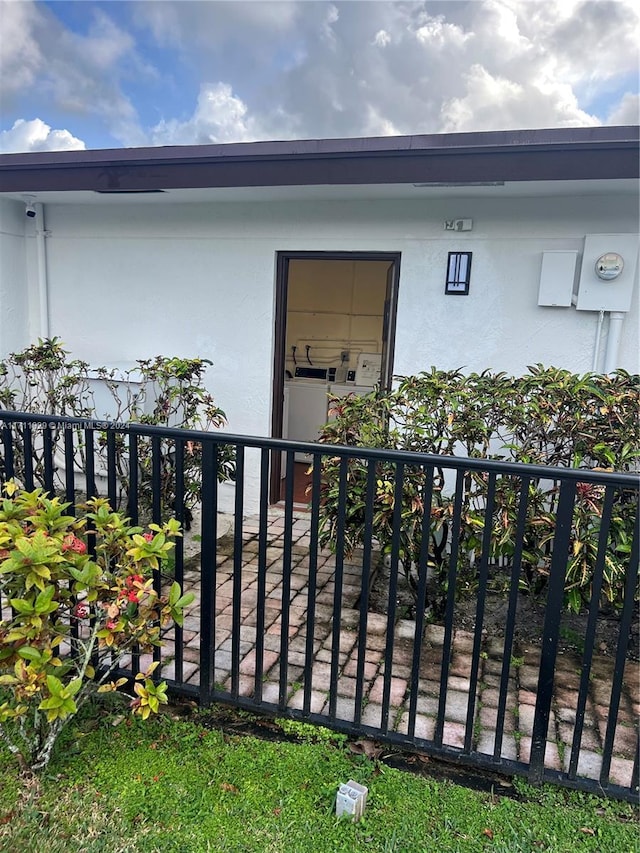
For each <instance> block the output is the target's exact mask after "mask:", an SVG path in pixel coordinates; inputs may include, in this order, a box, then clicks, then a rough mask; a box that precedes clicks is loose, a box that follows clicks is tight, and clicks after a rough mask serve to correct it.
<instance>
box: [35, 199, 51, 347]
mask: <svg viewBox="0 0 640 853" xmlns="http://www.w3.org/2000/svg"><path fill="white" fill-rule="evenodd" d="M35 208H36V264H37V268H38V306H39V315H40V337H41V338H42V339H43V340H44V339H45V338H48V337H49V281H48V278H47V244H46V239H47V232H46V228H45V221H44V205H43V204H40V203H38V204H36V205H35Z"/></svg>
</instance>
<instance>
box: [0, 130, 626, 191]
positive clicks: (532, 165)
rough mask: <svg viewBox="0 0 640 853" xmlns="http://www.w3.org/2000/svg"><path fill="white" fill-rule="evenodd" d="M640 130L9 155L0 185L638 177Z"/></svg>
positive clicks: (1, 161) (58, 187) (61, 187)
mask: <svg viewBox="0 0 640 853" xmlns="http://www.w3.org/2000/svg"><path fill="white" fill-rule="evenodd" d="M639 142H640V128H638V127H637V126H633V127H631V126H629V127H595V128H553V129H548V130H529V131H490V132H483V133H456V134H441V135H429V136H424V135H423V136H401V137H374V138H361V139H319V140H293V141H285V142H249V143H231V144H225V145H189V146H174V147H165V148H158V147H153V148H116V149H104V150H89V151H60V152H40V153H30V154H4V155H1V156H0V191H3V192H45V191H65V190H109V189H111V190H118V189H120V190H127V189H128V190H151V189H177V188H202V187H241V186H305V185H322V184H385V183H431V182H434V183H435V182H438V183H440V182H462V183H465V182H475V181H539V180H585V179H611V178H638V177H640V156H639V155H640V145H639Z"/></svg>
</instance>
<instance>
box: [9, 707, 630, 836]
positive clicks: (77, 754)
mask: <svg viewBox="0 0 640 853" xmlns="http://www.w3.org/2000/svg"><path fill="white" fill-rule="evenodd" d="M87 727H88V728H89V730H88V731H87V730H85V731H82V728H85V729H87ZM0 762H1V763H0V851H2V853H5V851H6V853H9V851H11V853H63V852H64V853H75V851H77V852H78V853H80V851H82V853H97V851H105V853H106V852H107V851H108V853H129V851H141V853H142V851H145V853H147V851H148V853H151V851H160V853H173V851H175V853H200V851H256V853H268V851H273V853H289V852H290V853H305V851H309V853H324V851H327V853H328V851H332V853H333V851H345V853H351V851H411V853H413V851H434V853H445V851H476V850H477V851H484V850H487V851H488V850H491V851H503V853H517V852H518V851H527V853H529V851H531V853H533V851H550V853H563V851H567V853H574V851H587V850H589V851H600V853H627V851H628V853H631V851H636V850H637V849H638V831H637V823H636V817H637V813H636V812H635V810H634V809H633V808H632V807H631V806H629V805H626V804H622V803H618V802H608V801H604V800H600V799H596V798H595V797H588V796H586V795H582V794H576V793H571V792H567V791H564V790H561V789H551V788H545V789H542V790H534V789H532V788H528V787H527V786H524V785H516V789H517V791H518V793H519V795H520V799H514V798H507V797H502V798H499V797H495V796H492V794H491V793H479V792H477V791H472V790H469V789H467V788H464V787H460V786H459V785H455V784H453V783H451V782H436V781H434V780H432V779H429V778H424V777H422V776H418V775H414V774H411V773H407V772H404V771H401V770H396V769H392V768H389V767H386V766H384V765H382V764H379V763H377V762H374V761H370V760H369V759H367V758H365V757H364V756H362V755H355V754H353V753H352V752H350V751H349V749H348V748H347V747H346V745H345V744H344V742H343V741H341V740H340V738H339V737H338V738H337V742H335V741H333V740H329V739H328V737H327V736H326V735H325V737H324V738H322V740H321V742H310V741H307V742H302V743H291V742H285V741H265V740H259V739H257V738H255V737H252V736H248V735H244V734H241V735H231V736H230V735H225V734H223V733H222V732H221V731H218V730H215V729H214V730H208V729H205V728H204V727H203V725H202V721H201V720H200V719H199V718H198V716H195V717H194V718H193V719H192V720H190V721H175V720H172V719H171V718H169V717H167V716H165V717H162V718H160V719H157V720H154V721H149V722H147V723H141V722H138V721H134V722H131V723H129V722H123V723H121V724H120V725H119V726H117V727H113V726H112V725H111V724H110V723H109V722H108V721H101V722H99V723H96V721H95V720H89V725H88V726H87V721H85V723H84V724H83V723H79V724H78V726H77V727H75V728H71V729H70V730H69V732H68V734H67V736H66V738H65V740H64V742H62V743H61V744H60V748H59V749H58V750H57V752H56V754H55V757H54V760H53V761H52V763H51V765H50V767H49V770H48V772H47V773H46V774H45V776H44V777H43V779H42V783H41V786H40V790H39V791H36V790H33V789H29V788H27V789H25V787H24V786H23V785H21V782H20V779H19V775H18V772H17V768H16V766H15V765H14V763H13V761H12V759H10V757H9V755H8V753H7V752H0ZM349 778H353V779H355V780H356V781H358V782H361V783H362V784H364V785H367V786H368V788H369V803H368V806H367V810H366V815H365V819H364V820H363V821H361V822H360V823H359V824H352V823H350V822H348V821H344V820H342V821H337V820H336V818H335V814H334V812H335V805H334V798H335V793H336V789H337V786H338V784H339V783H340V782H343V781H346V780H347V779H349Z"/></svg>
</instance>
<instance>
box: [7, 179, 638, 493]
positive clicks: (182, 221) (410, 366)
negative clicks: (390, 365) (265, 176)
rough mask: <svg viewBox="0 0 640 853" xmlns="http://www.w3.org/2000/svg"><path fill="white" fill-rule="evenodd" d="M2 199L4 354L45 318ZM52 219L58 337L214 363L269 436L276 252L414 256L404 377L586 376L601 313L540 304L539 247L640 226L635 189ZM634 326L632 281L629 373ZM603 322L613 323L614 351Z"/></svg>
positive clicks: (63, 208)
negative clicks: (454, 290) (456, 270)
mask: <svg viewBox="0 0 640 853" xmlns="http://www.w3.org/2000/svg"><path fill="white" fill-rule="evenodd" d="M101 201H102V200H101ZM2 211H3V220H2V222H3V227H2V232H3V233H2V256H1V257H2V262H1V266H0V272H1V275H2V277H1V279H0V282H1V284H0V299H1V300H2V302H1V305H2V324H1V325H0V333H1V335H2V337H1V338H0V342H1V345H2V348H3V350H4V351H8V350H10V349H15V348H18V347H21V346H24V345H26V344H27V343H29V342H30V341H31V340H33V339H35V338H36V337H37V334H38V322H39V314H38V301H37V298H35V299H34V295H33V294H34V292H35V290H37V288H35V284H34V281H35V279H34V269H35V263H34V259H35V240H34V239H33V237H32V235H31V231H32V230H33V228H32V227H30V226H27V232H28V236H27V237H26V238H25V237H24V236H23V234H24V230H25V226H24V209H23V207H22V205H21V204H20V203H17V202H6V201H4V202H2ZM454 217H455V218H457V217H470V218H473V230H472V231H471V232H468V233H457V234H451V233H449V232H445V231H444V230H443V220H444V219H447V218H454ZM46 227H47V230H48V232H49V236H48V237H47V268H48V280H49V306H50V333H51V334H52V335H57V336H58V337H59V338H61V339H62V341H63V342H64V344H65V345H66V347H67V348H68V349H70V350H71V352H72V353H73V355H74V356H76V357H79V358H83V359H85V360H87V361H89V362H90V363H92V364H94V365H100V364H112V363H120V364H122V363H125V364H126V363H127V362H133V361H135V359H137V358H143V357H148V356H153V355H157V354H165V355H179V356H200V357H202V358H207V359H210V360H211V361H212V362H213V365H214V366H213V368H212V369H211V371H210V373H209V385H210V389H211V391H212V392H213V393H214V395H215V397H216V400H217V402H218V404H219V405H220V406H222V408H223V409H225V411H226V412H227V415H228V418H229V430H230V431H233V432H238V433H243V434H249V435H251V434H253V435H268V434H269V431H270V418H271V379H272V362H273V344H274V341H273V328H274V308H275V305H274V300H275V296H274V293H275V289H274V288H275V267H276V252H277V251H284V250H290V251H295V250H307V251H355V250H359V251H389V252H390V251H399V252H401V253H402V259H401V275H400V287H399V302H398V316H397V329H396V346H395V359H394V371H395V372H396V373H402V374H407V373H412V372H417V371H419V370H422V369H427V368H429V367H430V366H431V365H437V366H438V367H441V368H454V367H463V368H465V369H466V370H482V369H484V368H492V369H495V370H505V371H508V372H510V373H514V374H517V373H521V372H522V371H524V370H526V367H527V365H529V364H532V363H535V362H543V363H545V364H553V365H557V366H562V367H566V368H569V369H571V370H574V371H580V372H581V371H587V370H590V369H591V366H592V360H593V351H594V343H595V336H596V322H597V315H596V314H595V313H591V312H577V311H576V310H575V309H573V308H540V307H538V305H537V296H538V284H539V274H540V265H541V258H542V252H543V251H546V250H552V249H575V250H577V251H578V252H580V251H581V249H582V246H583V241H584V236H585V234H590V233H617V232H625V233H629V232H634V231H637V228H638V209H637V198H636V197H634V196H632V195H626V196H619V197H617V198H603V197H600V196H580V197H578V198H563V197H556V198H553V199H551V200H545V199H541V198H519V199H484V200H481V199H466V200H465V199H458V200H455V201H454V200H450V199H449V200H445V199H416V200H415V201H409V202H407V201H400V200H398V201H386V202H383V201H366V202H356V201H350V202H341V203H337V202H313V203H311V202H307V203H299V202H295V203H294V202H278V203H274V202H272V203H267V202H263V203H225V204H221V203H218V204H190V205H186V204H185V205H183V204H167V203H164V200H163V201H162V202H160V203H158V204H153V203H150V201H149V199H148V198H147V200H146V201H145V203H136V202H135V201H134V202H131V203H126V202H124V201H121V200H115V199H113V198H110V199H108V200H105V201H104V203H100V202H95V203H92V204H86V205H68V204H59V205H55V204H47V205H46ZM25 241H26V244H27V260H26V263H25V255H24V246H25ZM454 250H470V251H472V252H473V266H472V274H471V286H470V294H469V296H465V297H462V296H446V295H445V294H444V276H445V267H446V259H447V253H448V252H449V251H454ZM29 290H30V291H31V297H30V298H29V296H28V291H29ZM35 295H36V297H37V293H36V294H35ZM638 328H639V319H638V286H637V282H636V286H635V294H634V299H633V305H632V310H631V312H630V313H629V315H628V316H627V318H626V321H625V326H624V333H623V341H622V346H621V349H620V365H621V366H623V367H626V368H627V369H629V370H638ZM606 331H607V329H606V322H605V324H604V329H603V337H602V342H601V352H602V353H604V351H605V347H606ZM600 364H602V360H601V361H600ZM255 467H256V468H257V465H256V466H255ZM253 468H254V466H253V464H252V463H250V464H248V465H247V470H248V471H249V472H251V471H252V470H253ZM253 477H254V475H253V473H250V475H249V479H250V480H253ZM254 485H255V484H254ZM251 492H252V488H251V483H248V494H251Z"/></svg>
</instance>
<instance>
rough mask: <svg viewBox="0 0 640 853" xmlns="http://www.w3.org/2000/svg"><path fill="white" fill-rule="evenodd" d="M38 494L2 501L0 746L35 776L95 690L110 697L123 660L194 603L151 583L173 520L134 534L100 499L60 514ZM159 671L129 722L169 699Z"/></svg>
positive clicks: (174, 528) (176, 530) (148, 674)
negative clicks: (63, 731)
mask: <svg viewBox="0 0 640 853" xmlns="http://www.w3.org/2000/svg"><path fill="white" fill-rule="evenodd" d="M69 507H70V505H69V504H65V503H62V502H61V501H60V500H59V499H58V498H56V497H50V496H49V495H47V494H46V493H45V492H43V491H42V490H41V489H36V490H35V491H31V492H26V491H22V490H20V489H19V488H18V487H17V486H16V485H15V483H13V482H9V483H7V484H6V485H5V486H4V497H3V499H2V500H1V501H0V604H1V607H2V609H1V610H0V738H1V739H2V740H3V741H4V742H5V744H6V745H7V747H8V749H9V750H10V751H11V752H12V753H13V754H14V755H15V756H16V757H17V759H18V760H19V762H20V763H21V765H22V766H23V768H25V769H30V770H32V771H38V770H41V769H43V768H44V767H46V766H47V764H48V763H49V760H50V758H51V754H52V750H53V747H54V744H55V742H56V739H57V737H58V735H59V734H60V732H61V731H62V729H63V728H64V726H65V725H66V724H67V723H68V721H69V720H70V719H71V718H72V717H73V716H74V715H75V714H76V713H77V711H78V710H79V708H80V707H81V706H82V705H83V704H84V703H85V702H87V700H88V699H89V698H90V697H91V696H93V695H94V694H95V693H96V692H97V693H100V692H108V691H117V690H119V688H121V687H123V686H124V684H125V683H126V681H127V679H125V678H118V679H115V680H114V675H115V671H116V670H117V669H118V668H119V667H120V665H121V663H122V662H123V658H124V656H125V655H130V654H131V653H132V652H133V650H134V648H135V649H136V650H138V651H140V652H149V651H151V650H152V649H153V647H156V646H160V645H161V644H162V639H161V637H162V631H163V630H164V629H165V628H167V627H169V626H170V625H171V624H172V623H177V624H178V625H180V624H182V620H183V609H184V607H185V606H186V605H188V604H189V603H190V602H191V601H192V600H193V595H192V594H188V595H182V592H181V589H180V586H179V585H178V584H177V583H173V584H172V585H171V587H170V588H169V589H168V591H167V593H166V594H164V593H163V594H162V595H161V594H159V593H158V591H157V589H159V588H160V586H161V585H160V584H154V575H155V574H156V573H157V572H159V571H160V570H161V568H162V564H163V562H164V561H165V560H166V559H167V557H168V556H169V554H170V552H171V550H172V549H173V547H174V540H175V537H176V536H179V535H180V526H179V524H178V522H177V521H176V520H175V519H171V520H169V521H168V522H167V523H166V524H163V525H161V526H160V525H155V524H151V525H150V526H149V529H147V530H146V532H145V530H144V529H143V528H141V527H133V526H130V525H129V521H128V519H126V518H124V517H123V516H122V515H121V514H120V513H118V512H114V511H112V509H111V507H110V506H109V503H108V501H107V500H105V499H104V498H92V499H91V500H89V501H87V503H86V504H84V505H83V506H81V507H79V508H78V514H77V515H71V514H69ZM156 667H157V663H153V664H152V665H151V666H150V667H149V668H148V669H147V670H146V671H145V672H144V673H140V674H138V675H136V677H135V682H134V688H133V689H134V691H135V696H134V698H133V699H132V701H131V708H132V711H133V713H134V714H136V715H138V716H140V717H142V718H143V719H146V718H147V717H148V716H149V715H150V714H152V713H155V712H157V711H158V709H159V707H160V705H161V704H165V703H166V702H167V693H166V689H167V686H166V684H165V683H164V682H160V681H158V679H157V677H154V676H153V673H154V670H155V668H156Z"/></svg>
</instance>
